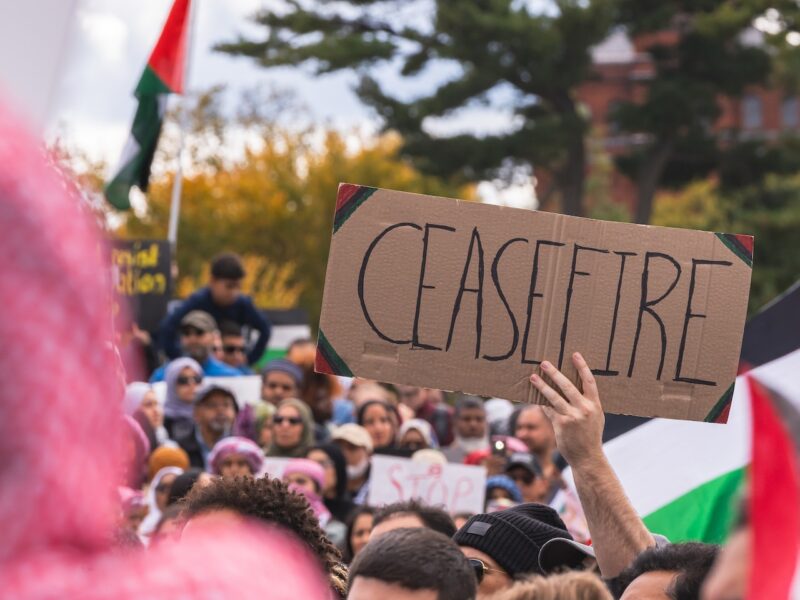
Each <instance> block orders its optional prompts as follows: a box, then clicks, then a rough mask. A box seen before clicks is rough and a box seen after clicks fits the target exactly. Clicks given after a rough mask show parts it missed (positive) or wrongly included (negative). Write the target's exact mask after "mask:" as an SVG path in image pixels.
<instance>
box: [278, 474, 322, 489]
mask: <svg viewBox="0 0 800 600" xmlns="http://www.w3.org/2000/svg"><path fill="white" fill-rule="evenodd" d="M283 483H285V484H286V485H290V484H292V483H293V484H294V485H295V486H297V487H298V488H300V489H301V490H303V491H304V492H308V493H309V494H319V490H318V489H317V482H316V481H314V480H313V479H311V477H309V476H308V475H306V474H305V473H288V474H287V475H284V476H283Z"/></svg>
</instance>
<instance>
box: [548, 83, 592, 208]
mask: <svg viewBox="0 0 800 600" xmlns="http://www.w3.org/2000/svg"><path fill="white" fill-rule="evenodd" d="M554 104H555V106H556V108H557V110H558V112H559V113H560V114H561V118H562V119H563V120H564V128H565V129H566V130H567V138H568V141H567V147H566V154H567V156H566V163H565V164H564V167H563V168H562V169H561V173H560V177H559V179H560V183H561V185H560V187H561V194H562V200H561V211H562V212H563V213H564V214H566V215H574V216H577V217H581V216H583V194H584V191H585V189H586V143H585V139H584V137H585V134H586V123H585V121H584V119H583V118H582V117H581V116H580V115H579V114H578V111H577V107H576V106H575V103H574V102H573V101H572V98H570V97H569V95H567V94H564V95H563V96H560V97H558V98H557V99H555V101H554Z"/></svg>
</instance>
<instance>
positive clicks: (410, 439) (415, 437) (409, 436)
mask: <svg viewBox="0 0 800 600" xmlns="http://www.w3.org/2000/svg"><path fill="white" fill-rule="evenodd" d="M400 447H401V448H406V449H408V450H414V451H416V450H422V449H423V448H427V447H428V442H426V441H425V438H424V437H423V435H422V434H421V433H420V432H419V431H417V430H416V429H409V430H408V431H406V434H405V435H404V436H403V439H402V440H400Z"/></svg>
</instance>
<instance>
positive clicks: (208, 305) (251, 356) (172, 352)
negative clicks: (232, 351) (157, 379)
mask: <svg viewBox="0 0 800 600" xmlns="http://www.w3.org/2000/svg"><path fill="white" fill-rule="evenodd" d="M193 310H203V311H205V312H207V313H208V314H210V315H211V316H212V317H214V320H215V321H216V322H217V325H219V324H220V323H222V322H223V321H233V322H234V323H238V324H239V325H246V326H247V327H249V328H251V329H254V330H256V331H258V332H259V334H258V339H257V340H256V342H255V344H253V347H252V348H251V349H250V351H249V352H248V353H247V362H248V363H250V364H253V363H254V362H256V361H257V360H258V359H259V358H261V355H262V354H264V350H265V349H266V347H267V342H269V335H270V331H271V329H272V328H271V326H270V323H269V321H268V320H267V319H266V317H264V316H263V315H262V314H261V313H260V312H259V311H258V310H257V309H256V307H255V305H254V304H253V299H252V298H250V296H245V295H244V294H242V295H240V296H239V297H238V298H237V299H236V302H234V303H233V304H231V305H230V306H218V305H217V304H215V303H214V300H212V298H211V290H209V289H208V287H204V288H201V289H199V290H197V291H196V292H195V293H194V294H192V295H191V296H189V297H188V298H187V299H186V300H184V301H183V302H182V303H181V304H180V306H178V307H177V308H176V309H175V310H173V311H172V312H171V313H169V314H168V315H167V316H166V317H165V318H164V320H163V321H162V322H161V326H160V327H159V333H158V341H159V345H160V346H161V348H162V349H163V350H164V353H165V354H166V355H167V356H168V357H169V359H170V360H172V359H174V358H178V357H179V356H180V355H181V350H180V346H179V344H178V328H179V327H180V324H181V320H182V319H183V317H185V316H186V315H187V314H188V313H189V312H191V311H193ZM206 375H210V373H206Z"/></svg>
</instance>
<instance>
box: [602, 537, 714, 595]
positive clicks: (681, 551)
mask: <svg viewBox="0 0 800 600" xmlns="http://www.w3.org/2000/svg"><path fill="white" fill-rule="evenodd" d="M718 554H719V546H715V545H712V544H701V543H698V542H686V543H683V544H669V545H668V546H661V547H653V548H648V549H647V550H645V551H644V552H642V553H641V554H640V555H639V556H637V557H636V559H635V560H634V561H633V563H631V565H630V566H629V567H628V568H627V569H625V570H624V571H623V572H622V573H620V574H619V576H618V577H617V578H616V579H615V580H613V581H612V585H611V587H612V591H613V592H614V593H615V598H619V597H620V596H621V595H622V593H623V592H624V591H625V590H626V589H627V587H628V586H629V585H630V584H631V583H633V580H634V579H636V578H637V577H639V576H640V575H643V574H645V573H649V572H650V571H674V572H675V573H676V575H675V578H674V580H673V581H672V583H671V584H670V586H669V588H668V589H666V590H664V591H665V592H666V594H667V596H668V597H669V598H671V599H672V600H691V599H693V598H698V597H699V596H700V587H701V586H702V585H703V581H704V580H705V578H706V576H707V575H708V573H709V571H710V570H711V567H712V566H713V564H714V561H715V560H716V558H717V555H718Z"/></svg>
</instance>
